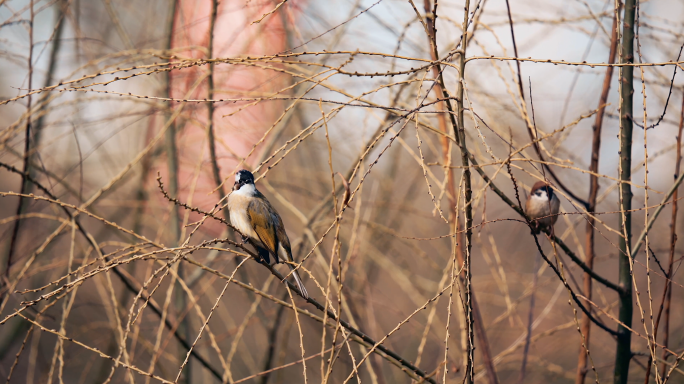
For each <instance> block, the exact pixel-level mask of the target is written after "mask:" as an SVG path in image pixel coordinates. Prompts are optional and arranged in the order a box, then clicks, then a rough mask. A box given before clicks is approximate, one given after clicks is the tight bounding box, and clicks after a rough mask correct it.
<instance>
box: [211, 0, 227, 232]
mask: <svg viewBox="0 0 684 384" xmlns="http://www.w3.org/2000/svg"><path fill="white" fill-rule="evenodd" d="M217 13H218V0H212V1H211V16H210V20H209V43H208V44H207V51H208V56H209V58H210V59H211V58H213V57H214V26H215V25H216V15H217ZM214 65H215V64H214V63H213V62H212V63H210V64H209V76H207V88H208V92H209V96H208V97H209V99H210V100H213V99H214ZM207 110H208V120H207V128H208V130H209V157H210V159H211V170H212V173H213V175H214V182H216V186H217V188H218V191H219V199H221V198H223V196H225V195H226V192H225V190H224V189H223V182H222V180H221V171H220V170H219V166H218V161H217V160H216V136H215V134H216V133H215V131H214V103H213V101H210V102H209V103H207ZM223 216H224V218H225V219H226V220H229V219H230V218H229V215H228V208H227V207H223Z"/></svg>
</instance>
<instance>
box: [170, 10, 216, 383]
mask: <svg viewBox="0 0 684 384" xmlns="http://www.w3.org/2000/svg"><path fill="white" fill-rule="evenodd" d="M177 12H178V0H171V11H170V13H169V19H168V21H167V35H166V46H165V47H164V48H165V49H166V50H167V51H168V50H170V49H171V47H172V44H173V32H174V29H175V22H176V17H177V15H176V13H177ZM164 78H165V81H166V90H165V92H166V97H167V98H168V99H170V98H171V94H172V92H171V74H170V72H165V75H164ZM210 105H211V104H210ZM167 108H168V109H169V113H170V111H171V108H172V103H171V102H170V101H169V102H167ZM167 115H168V113H167ZM169 117H170V116H167V117H166V120H168V119H169ZM176 127H177V126H176V122H175V121H174V122H172V123H171V125H170V126H169V128H168V130H167V131H166V133H165V136H164V151H165V152H166V163H167V166H168V172H169V181H168V187H169V194H170V195H171V196H174V197H177V196H178V146H177V144H176ZM178 209H179V207H178V206H176V205H175V204H174V205H173V207H172V208H171V214H170V217H169V220H170V222H169V227H170V230H171V246H172V247H176V246H178V242H179V240H180V235H181V228H180V225H181V224H180V223H181V219H180V212H179V211H178ZM176 273H177V279H183V278H184V277H185V268H184V265H183V263H182V262H180V263H178V269H177V271H176ZM178 288H179V289H176V290H175V291H174V294H175V296H176V297H175V299H174V304H175V307H176V309H177V310H178V311H179V313H178V315H179V319H180V316H182V311H183V310H184V309H185V306H186V297H185V292H183V289H182V288H181V286H180V283H178ZM178 331H179V333H180V334H181V335H183V337H184V338H185V340H191V335H190V324H189V318H188V317H187V315H186V316H185V317H184V318H183V319H182V320H181V322H180V325H179V327H178ZM180 354H181V359H183V358H184V357H185V356H184V350H183V349H181V350H180ZM191 378H192V361H188V363H187V365H186V368H185V370H184V371H182V376H181V382H182V383H190V381H191Z"/></svg>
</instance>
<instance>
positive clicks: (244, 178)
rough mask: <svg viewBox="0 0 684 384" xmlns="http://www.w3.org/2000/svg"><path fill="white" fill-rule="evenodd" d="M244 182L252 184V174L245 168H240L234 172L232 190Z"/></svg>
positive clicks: (238, 187)
mask: <svg viewBox="0 0 684 384" xmlns="http://www.w3.org/2000/svg"><path fill="white" fill-rule="evenodd" d="M245 184H252V185H254V175H252V172H250V171H248V170H246V169H241V170H239V171H238V172H237V173H236V174H235V185H233V190H238V189H240V187H242V186H243V185H245Z"/></svg>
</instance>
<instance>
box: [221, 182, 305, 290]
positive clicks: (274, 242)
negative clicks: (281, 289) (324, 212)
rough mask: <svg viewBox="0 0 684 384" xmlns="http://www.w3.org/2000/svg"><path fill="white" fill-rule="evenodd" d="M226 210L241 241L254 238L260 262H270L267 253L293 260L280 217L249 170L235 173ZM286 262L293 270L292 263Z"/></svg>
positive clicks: (300, 286) (298, 283)
mask: <svg viewBox="0 0 684 384" xmlns="http://www.w3.org/2000/svg"><path fill="white" fill-rule="evenodd" d="M228 210H229V211H230V222H231V224H233V225H234V226H235V228H237V229H238V230H239V231H240V232H241V233H242V235H243V239H242V241H243V242H246V241H247V240H248V239H252V240H253V243H254V244H255V246H256V248H257V253H258V254H259V256H260V257H261V259H262V260H261V261H262V262H265V263H268V264H270V263H271V261H270V257H269V256H273V258H274V259H275V262H276V263H278V262H279V259H281V260H283V261H285V262H294V260H293V259H292V250H291V248H290V239H288V237H287V233H286V232H285V226H284V225H283V220H282V219H281V218H280V215H279V214H278V212H277V211H276V210H275V208H273V206H272V205H271V203H269V202H268V200H267V199H266V196H264V195H263V194H261V192H259V191H258V190H257V189H256V186H255V185H254V175H252V172H250V171H247V170H245V169H243V170H240V171H238V173H236V174H235V184H234V185H233V191H232V192H231V193H230V195H229V196H228ZM287 265H288V266H289V267H290V269H291V270H294V268H295V266H294V265H292V264H289V263H288V264H287ZM292 275H293V276H294V279H295V282H296V283H297V287H298V288H299V291H300V292H301V293H302V297H304V298H305V299H308V298H309V294H308V292H307V291H306V288H304V283H302V279H301V278H300V277H299V274H298V273H297V271H294V272H292Z"/></svg>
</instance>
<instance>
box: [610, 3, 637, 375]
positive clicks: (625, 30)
mask: <svg viewBox="0 0 684 384" xmlns="http://www.w3.org/2000/svg"><path fill="white" fill-rule="evenodd" d="M635 11H636V3H635V0H625V12H624V20H623V24H622V47H621V52H620V63H621V64H632V63H633V62H634V17H635ZM633 81H634V67H632V66H623V67H620V135H619V136H620V152H619V156H620V161H619V164H620V181H619V183H620V197H619V201H620V215H619V216H620V219H619V220H620V221H619V222H620V232H621V235H622V236H620V239H619V253H618V275H619V285H620V287H621V288H622V291H621V292H620V293H619V295H620V298H619V301H620V304H619V317H618V318H619V320H620V322H621V324H620V325H618V329H617V331H618V336H617V347H616V351H615V371H614V372H615V373H614V376H613V380H614V383H615V384H625V383H627V377H628V374H629V362H630V359H631V357H632V351H631V349H630V345H631V340H632V334H631V332H630V331H629V329H628V328H627V327H630V326H631V325H632V311H633V308H632V276H631V263H632V261H631V257H630V255H631V236H632V214H631V209H632V188H631V185H630V183H629V182H630V180H631V178H632V129H633V125H632V108H633V94H634V83H633ZM623 324H624V325H623Z"/></svg>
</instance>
